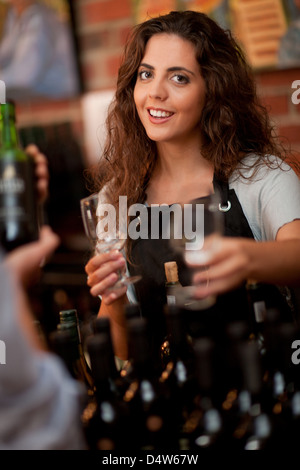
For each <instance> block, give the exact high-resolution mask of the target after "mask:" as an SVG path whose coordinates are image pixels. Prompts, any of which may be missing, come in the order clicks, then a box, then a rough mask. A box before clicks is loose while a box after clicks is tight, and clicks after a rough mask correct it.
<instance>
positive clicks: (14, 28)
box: [0, 0, 81, 101]
mask: <svg viewBox="0 0 300 470" xmlns="http://www.w3.org/2000/svg"><path fill="white" fill-rule="evenodd" d="M77 57H78V56H77V47H76V37H75V32H74V15H73V12H72V4H71V0H36V1H33V0H23V1H22V2H20V1H19V0H5V2H4V0H0V80H2V81H3V82H4V83H5V85H6V95H7V99H13V100H15V101H31V100H37V99H66V98H72V97H75V96H77V95H78V94H79V93H80V92H81V79H80V71H79V66H78V59H77Z"/></svg>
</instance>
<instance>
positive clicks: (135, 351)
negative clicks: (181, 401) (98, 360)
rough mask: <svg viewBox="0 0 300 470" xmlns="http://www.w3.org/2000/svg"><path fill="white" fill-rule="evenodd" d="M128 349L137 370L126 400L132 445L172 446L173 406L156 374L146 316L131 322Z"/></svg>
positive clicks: (164, 447)
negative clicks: (164, 393)
mask: <svg viewBox="0 0 300 470" xmlns="http://www.w3.org/2000/svg"><path fill="white" fill-rule="evenodd" d="M128 350H129V357H130V361H131V364H132V369H133V370H132V375H131V377H132V381H131V383H130V385H129V387H128V389H127V390H126V392H125V394H124V401H125V402H126V403H128V406H129V410H130V416H131V428H130V431H129V432H130V433H131V435H132V446H133V448H134V449H135V450H158V449H160V450H166V449H170V448H171V447H174V445H175V444H174V440H176V438H177V436H175V431H176V430H175V429H174V427H172V425H171V422H172V420H171V417H172V409H171V407H170V403H168V401H167V400H166V399H165V397H164V395H163V393H162V391H161V387H160V385H159V380H158V377H157V375H156V368H155V366H154V364H153V357H152V354H151V347H150V341H149V332H148V324H147V320H146V319H145V318H136V319H133V320H131V321H130V322H129V324H128Z"/></svg>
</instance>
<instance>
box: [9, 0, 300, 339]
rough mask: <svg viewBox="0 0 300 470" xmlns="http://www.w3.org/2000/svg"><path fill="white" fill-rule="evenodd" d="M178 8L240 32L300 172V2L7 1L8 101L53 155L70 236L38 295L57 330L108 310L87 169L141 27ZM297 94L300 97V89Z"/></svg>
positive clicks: (57, 197) (29, 135)
mask: <svg viewBox="0 0 300 470" xmlns="http://www.w3.org/2000/svg"><path fill="white" fill-rule="evenodd" d="M26 3H28V4H29V5H28V8H29V9H28V10H27V13H26V8H25V6H26ZM20 5H21V6H22V7H24V8H22V16H19V17H18V16H16V10H15V9H16V8H17V9H18V8H20ZM30 8H31V13H30ZM34 9H35V10H34ZM175 9H194V10H200V11H203V12H205V13H208V14H209V15H211V16H212V17H213V18H214V19H215V20H216V21H218V22H219V23H220V24H221V26H223V27H225V28H227V27H228V28H230V29H232V31H233V33H234V34H235V35H236V37H237V39H238V40H239V41H240V43H241V45H242V47H243V48H244V50H245V52H246V54H247V57H248V60H249V62H250V63H251V65H252V67H253V69H254V71H255V77H256V81H257V87H258V91H259V95H260V97H261V99H262V101H263V102H264V104H265V105H266V106H267V108H268V110H269V113H270V116H271V118H272V120H273V122H274V125H275V126H276V128H277V130H278V132H279V134H280V136H281V138H282V139H283V141H285V142H288V143H289V144H290V145H291V149H292V150H291V157H292V158H293V165H294V167H295V169H296V171H297V172H299V170H298V165H299V167H300V104H297V103H295V100H294V102H293V101H292V95H293V93H294V94H295V88H292V84H293V83H294V86H295V81H299V85H298V87H296V89H297V88H299V90H300V0H198V1H196V0H181V1H176V0H71V1H67V0H41V1H28V0H27V1H26V0H5V1H4V0H0V79H1V80H4V81H5V83H6V86H7V98H10V97H11V98H13V99H14V100H15V101H16V104H17V118H18V127H19V131H20V136H21V140H22V143H23V145H26V144H27V143H31V142H34V143H36V144H37V145H38V146H39V147H40V149H41V150H42V151H43V152H44V153H45V154H46V155H47V157H48V160H49V169H50V176H51V183H50V197H49V200H48V202H47V204H46V207H45V214H44V216H45V221H46V222H47V223H49V224H50V225H51V226H52V227H53V229H54V230H55V231H56V232H57V233H58V234H59V235H60V237H61V240H62V244H61V246H60V248H59V249H58V250H57V252H56V253H55V255H54V256H53V258H52V259H51V261H50V263H49V264H48V265H47V267H46V268H45V271H44V274H43V276H42V279H41V281H40V283H39V284H38V285H37V286H36V287H35V288H34V291H33V292H32V302H33V304H34V310H35V312H36V314H37V316H38V317H40V318H41V319H42V321H43V323H44V324H45V325H46V328H49V329H50V330H51V329H52V328H54V327H55V326H56V323H57V318H56V316H55V314H57V315H58V312H59V310H62V309H66V308H77V309H78V313H79V314H80V315H81V318H82V319H83V320H85V319H86V318H88V317H89V316H90V315H93V314H94V313H97V311H98V308H99V299H93V298H91V296H90V294H89V291H88V289H87V287H86V276H85V273H84V264H85V263H86V261H87V259H88V258H89V246H88V241H87V240H86V238H85V235H84V233H83V227H82V221H81V216H80V209H79V200H80V198H82V197H84V196H85V195H87V194H88V188H87V187H86V181H85V179H84V169H85V168H87V167H88V166H89V165H91V164H93V163H94V162H96V161H97V159H99V157H100V155H101V148H102V145H103V140H104V137H105V130H104V121H105V115H106V110H107V106H108V105H109V103H110V100H111V99H112V96H113V94H114V89H115V85H116V79H117V71H118V67H119V64H120V58H121V54H122V50H123V46H124V44H125V42H126V39H127V37H128V34H129V32H130V29H131V27H132V26H133V25H134V24H135V23H137V22H140V21H143V20H144V19H146V18H147V17H148V16H149V15H150V16H154V15H157V14H159V13H166V12H168V11H170V10H175ZM33 13H34V15H35V16H30V15H33ZM26 15H27V16H26ZM32 26H33V27H32ZM27 27H28V28H29V30H27ZM30 27H31V29H30ZM14 61H15V62H14ZM17 61H19V63H18V62H17ZM54 64H55V66H57V69H56V68H55V66H54ZM27 71H29V72H31V73H28V74H27ZM42 77H44V78H45V84H44V86H43V87H42V86H41V83H42ZM57 77H60V78H59V79H58V78H57ZM64 85H65V86H64ZM296 93H297V91H296ZM297 96H298V98H299V99H298V101H300V91H299V93H298V94H297ZM299 174H300V173H299ZM37 294H38V295H37Z"/></svg>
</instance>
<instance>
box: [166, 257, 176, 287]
mask: <svg viewBox="0 0 300 470" xmlns="http://www.w3.org/2000/svg"><path fill="white" fill-rule="evenodd" d="M165 273H166V279H167V282H168V283H169V282H172V283H174V282H178V267H177V263H176V261H168V262H167V263H165Z"/></svg>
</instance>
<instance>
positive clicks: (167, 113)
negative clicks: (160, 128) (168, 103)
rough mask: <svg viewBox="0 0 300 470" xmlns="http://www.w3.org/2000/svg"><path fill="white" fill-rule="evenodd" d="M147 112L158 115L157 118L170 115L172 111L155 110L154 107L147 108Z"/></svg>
mask: <svg viewBox="0 0 300 470" xmlns="http://www.w3.org/2000/svg"><path fill="white" fill-rule="evenodd" d="M149 113H150V115H151V116H153V117H158V118H161V117H163V118H165V117H169V116H171V115H172V114H173V113H169V112H168V111H160V110H155V109H149Z"/></svg>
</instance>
